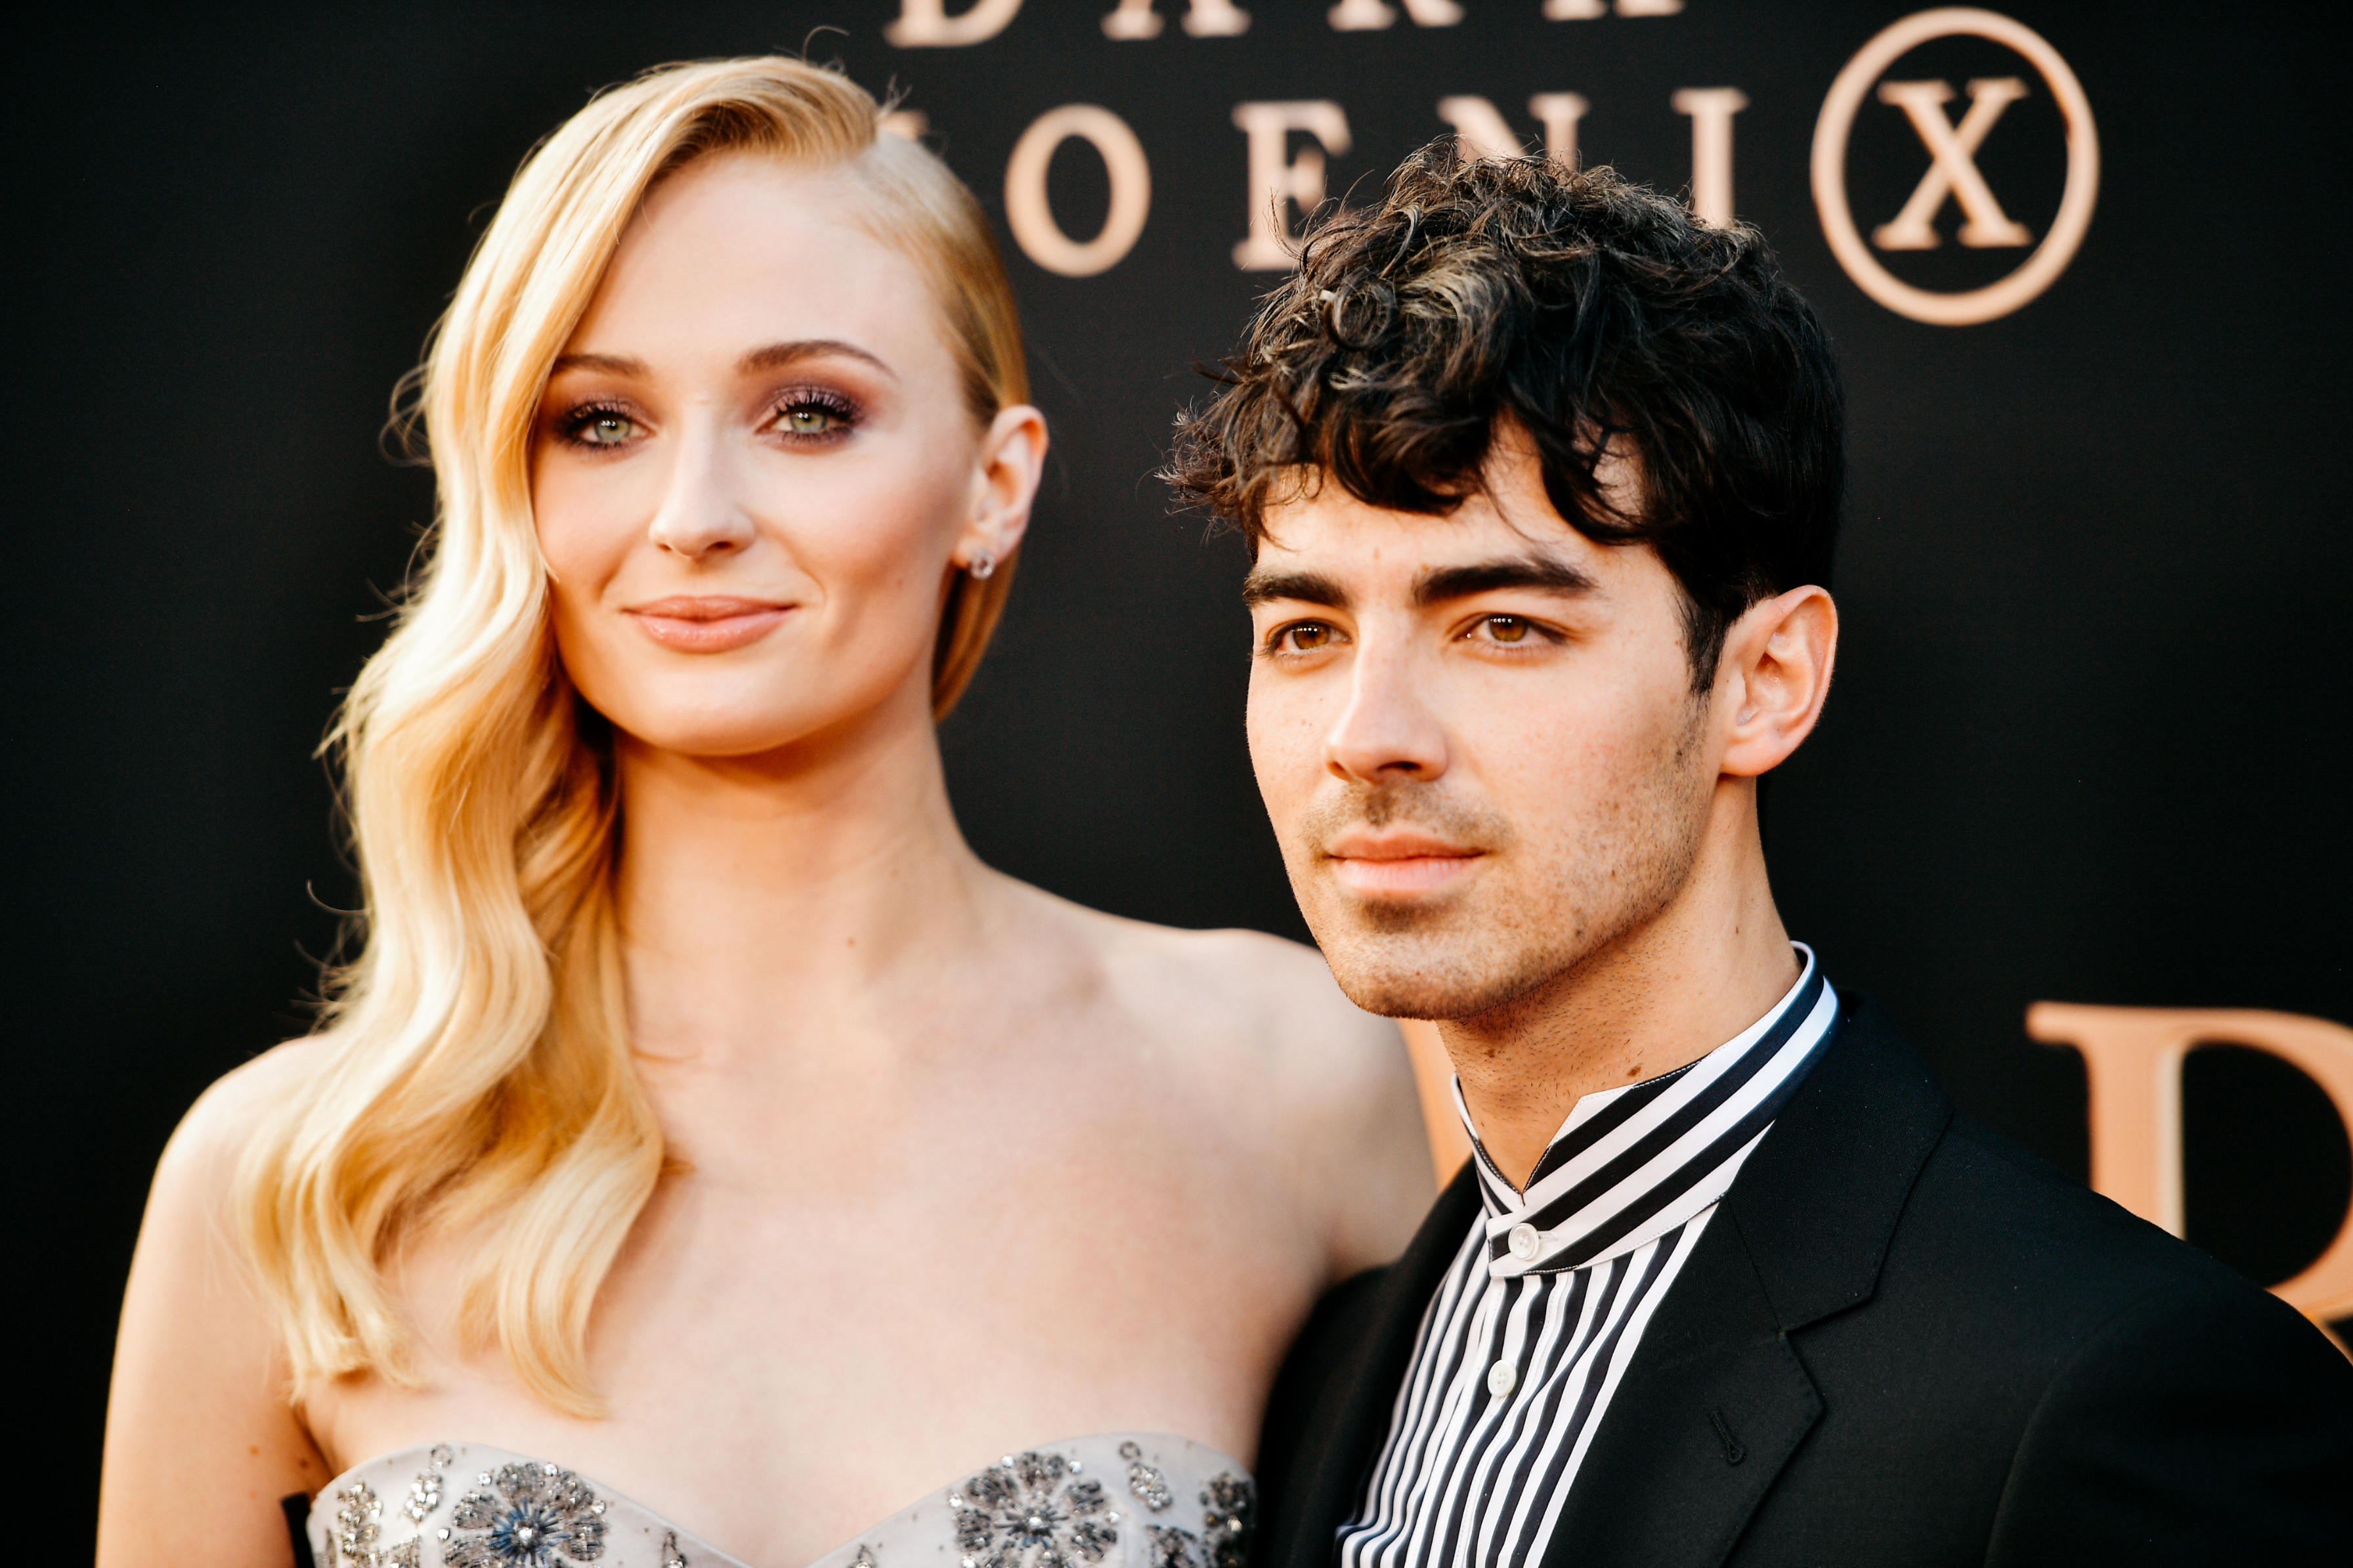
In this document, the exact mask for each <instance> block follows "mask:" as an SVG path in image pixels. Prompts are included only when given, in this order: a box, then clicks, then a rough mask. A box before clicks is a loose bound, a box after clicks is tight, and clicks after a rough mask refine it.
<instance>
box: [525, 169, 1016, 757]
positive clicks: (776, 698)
mask: <svg viewBox="0 0 2353 1568" xmlns="http://www.w3.org/2000/svg"><path fill="white" fill-rule="evenodd" d="M859 200H860V197H859V196H858V195H857V194H856V193H855V192H854V191H852V190H851V189H850V188H849V186H848V185H847V184H845V183H844V182H843V181H841V180H840V179H839V177H838V176H834V175H829V174H825V173H811V172H808V171H806V170H800V169H796V168H793V167H791V166H789V165H786V164H783V163H777V162H775V161H772V160H768V159H763V158H756V157H748V156H741V155H736V156H725V155H723V156H717V157H712V158H708V159H704V160H702V161H700V162H698V163H691V164H689V165H688V166H687V167H686V168H685V169H683V170H681V171H680V172H679V173H678V174H675V175H672V176H671V177H670V178H669V179H668V180H666V181H664V182H663V183H662V184H660V185H659V186H658V187H657V188H656V189H655V190H654V192H653V194H652V195H651V196H650V197H649V199H648V200H647V202H646V204H645V206H644V210H643V211H642V212H641V214H640V215H639V216H638V218H637V219H636V220H635V221H634V222H633V223H632V224H631V225H630V226H629V230H628V235H627V237H625V238H624V239H623V240H622V242H621V246H620V248H619V250H618V251H617V253H616V254H615V256H614V258H613V262H612V266H611V267H610V268H609V269H608V270H607V273H606V276H605V279H604V281H603V283H602V285H601V286H600V287H599V288H598V289H597V292H596V300H595V301H594V302H593V303H592V304H591V305H590V307H589V309H588V313H587V315H586V317H585V318H584V319H583V320H582V321H581V323H580V326H579V330H578V331H575V332H574V333H573V335H572V341H571V342H569V343H568V344H566V345H565V351H564V353H563V355H562V357H560V358H559V359H558V360H557V361H556V363H555V370H554V375H553V377H552V378H551V379H550V381H549V383H548V388H547V395H546V398H545V400H544V401H543V404H542V405H541V408H540V417H539V426H538V430H537V433H536V435H535V437H534V443H533V464H532V496H533V510H534V514H535V516H536V520H537V526H538V530H539V540H540V545H541V548H542V550H543V552H544V553H545V555H546V558H547V563H548V567H549V570H550V573H551V574H552V576H553V584H552V595H553V600H554V618H555V634H556V645H557V647H558V649H559V651H560V652H561V654H562V656H563V658H564V663H565V668H566V670H567V671H568V672H569V673H570V675H571V677H572V679H573V681H574V683H575V685H576V686H577V687H578V688H579V689H580V691H581V693H582V695H584V696H585V697H586V699H587V700H588V701H589V702H590V703H591V704H592V705H593V706H594V707H595V708H596V710H598V711H599V712H601V713H603V714H604V715H605V716H606V717H607V718H608V719H610V720H611V721H613V722H614V723H615V724H616V725H617V726H619V728H620V729H622V730H623V731H626V732H627V733H628V734H629V735H632V736H634V737H636V738H637V739H638V740H639V741H641V742H646V743H648V744H650V745H654V746H659V747H661V748H664V749H667V750H672V751H679V752H688V753H691V754H696V755H704V756H714V757H716V756H750V755H755V754H758V753H761V752H773V751H776V750H778V749H780V748H783V747H786V746H790V745H792V744H794V743H795V742H803V741H807V740H811V739H815V738H818V737H820V736H822V735H824V734H825V733H827V732H828V731H833V730H837V729H839V728H840V727H842V726H845V725H851V724H855V723H857V722H859V721H861V720H863V719H866V718H869V717H871V716H872V715H874V714H876V713H877V712H881V711H892V712H897V711H901V710H904V711H906V712H908V713H913V714H923V715H925V716H927V715H928V712H929V700H930V699H929V693H930V677H931V647H932V641H933V637H934V633H935V631H936V628H937V626H938V621H939V612H940V605H941V592H942V585H943V584H944V582H945V580H946V574H948V573H949V572H951V571H954V570H956V569H958V568H959V567H960V566H961V565H963V564H965V563H969V562H970V561H971V560H972V559H973V558H974V557H975V556H976V554H978V553H980V552H987V553H989V554H991V555H993V556H995V557H996V558H997V559H999V560H1002V559H1004V558H1005V556H1006V555H1007V554H1008V552H1010V551H1011V549H1012V547H1013V545H1014V544H1015V543H1016V542H1018V540H1019V538H1020V535H1021V530H1022V528H1023V527H1024V526H1025V524H1026V523H1027V521H1028V516H1029V498H1030V495H1031V493H1032V491H1033V490H1034V489H1035V486H1036V481H1037V472H1038V465H1039V458H1040V457H1041V456H1042V454H1043V451H1044V446H1045V431H1044V425H1043V422H1042V420H1041V419H1040V418H1039V416H1038V415H1037V413H1036V411H1035V410H1033V409H1028V408H1020V409H1011V410H1008V411H1007V412H1006V413H1004V414H1001V415H999V416H997V421H996V423H995V424H994V425H993V426H989V427H987V428H985V429H984V428H982V427H980V426H978V425H977V424H976V421H975V419H974V417H973V415H972V413H971V410H970V408H969V406H968V405H967V404H966V402H965V396H964V392H963V384H962V376H961V374H960V372H959V370H958V368H957V363H956V360H955V355H954V353H952V352H951V350H950V348H949V346H948V342H947V341H946V333H945V330H944V326H943V324H942V322H941V320H940V313H939V310H938V308H937V306H936V305H935V304H934V300H933V298H932V294H931V290H930V289H929V288H928V287H927V286H926V284H925V282H924V280H923V277H922V276H921V275H920V274H919V273H918V272H917V270H916V269H915V267H914V266H913V263H911V262H910V261H909V259H908V258H905V257H904V256H902V255H901V254H900V253H898V252H897V251H895V250H893V249H892V248H891V247H889V246H887V245H885V244H883V243H882V242H881V240H878V239H876V238H875V237H873V236H872V235H871V234H870V233H868V232H867V230H866V229H865V228H863V227H861V226H860V225H859V224H858V223H857V221H856V215H857V213H858V210H859V209H858V205H857V204H858V202H859Z"/></svg>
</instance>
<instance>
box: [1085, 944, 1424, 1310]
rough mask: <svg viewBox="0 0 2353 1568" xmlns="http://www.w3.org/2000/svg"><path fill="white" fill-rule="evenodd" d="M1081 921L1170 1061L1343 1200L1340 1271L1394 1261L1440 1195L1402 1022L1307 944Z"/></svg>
mask: <svg viewBox="0 0 2353 1568" xmlns="http://www.w3.org/2000/svg"><path fill="white" fill-rule="evenodd" d="M1065 907H1066V908H1069V909H1072V910H1076V909H1077V906H1065ZM1078 913H1079V914H1080V915H1082V916H1083V917H1084V920H1083V922H1082V930H1083V931H1084V934H1083V936H1082V940H1083V941H1085V942H1087V943H1088V944H1089V945H1090V946H1092V947H1093V948H1094V950H1095V951H1096V952H1097V953H1098V954H1099V956H1100V961H1101V964H1102V969H1103V974H1104V976H1105V979H1106V981H1107V983H1108V985H1109V988H1110V990H1111V992H1112V994H1113V997H1114V998H1115V1000H1116V1002H1117V1004H1118V1005H1120V1007H1121V1009H1122V1011H1123V1012H1124V1014H1126V1015H1127V1016H1129V1017H1131V1018H1133V1019H1134V1020H1136V1026H1137V1027H1139V1028H1141V1029H1144V1030H1145V1031H1147V1032H1148V1033H1149V1034H1151V1035H1152V1036H1154V1037H1157V1038H1158V1039H1159V1041H1160V1042H1161V1043H1162V1044H1163V1045H1164V1046H1165V1047H1166V1051H1165V1056H1164V1059H1166V1060H1168V1061H1169V1062H1171V1063H1172V1064H1173V1066H1174V1068H1175V1070H1178V1071H1181V1072H1184V1073H1186V1074H1187V1075H1188V1076H1189V1077H1190V1078H1191V1079H1192V1082H1193V1086H1194V1087H1195V1088H1196V1089H1198V1091H1199V1092H1200V1094H1201V1095H1202V1097H1203V1100H1204V1102H1205V1103H1208V1104H1210V1105H1213V1106H1215V1107H1216V1108H1217V1110H1218V1114H1219V1117H1220V1119H1221V1120H1222V1121H1224V1122H1225V1123H1226V1124H1227V1125H1228V1126H1229V1128H1231V1129H1232V1130H1233V1131H1236V1132H1237V1133H1239V1134H1240V1135H1242V1136H1243V1137H1244V1139H1245V1141H1247V1142H1252V1143H1255V1144H1257V1145H1258V1146H1259V1147H1261V1149H1263V1150H1265V1151H1266V1152H1267V1155H1268V1157H1269V1159H1270V1160H1271V1161H1272V1162H1273V1163H1277V1164H1280V1165H1282V1166H1283V1167H1286V1168H1288V1169H1289V1170H1291V1171H1292V1172H1293V1173H1295V1174H1296V1175H1297V1176H1298V1177H1299V1180H1300V1185H1301V1188H1302V1190H1303V1191H1306V1192H1309V1193H1322V1194H1335V1203H1336V1206H1335V1212H1333V1213H1332V1214H1331V1215H1329V1216H1328V1219H1329V1224H1330V1226H1331V1234H1332V1237H1333V1248H1334V1254H1335V1268H1336V1269H1337V1271H1338V1272H1342V1273H1345V1272H1350V1271H1353V1269H1354V1268H1361V1267H1365V1266H1367V1265H1369V1264H1372V1263H1376V1262H1381V1261H1385V1260H1387V1259H1388V1258H1390V1257H1392V1256H1394V1255H1395V1254H1396V1252H1397V1251H1398V1249H1399V1248H1401V1247H1403V1246H1404V1244H1405V1242H1406V1241H1407V1239H1409V1237H1410V1236H1411V1235H1412V1231H1413V1226H1415V1225H1416V1224H1417V1223H1419V1219H1420V1217H1421V1215H1422V1213H1423V1211H1424V1210H1426V1209H1427V1208H1428V1207H1429V1205H1430V1196H1431V1193H1432V1187H1431V1184H1430V1147H1429V1141H1428V1138H1427V1136H1426V1135H1425V1134H1424V1132H1423V1131H1422V1125H1423V1124H1422V1117H1421V1111H1420V1107H1419V1100H1418V1098H1417V1096H1416V1094H1415V1089H1414V1079H1413V1070H1412V1067H1411V1064H1410V1062H1409V1058H1408V1057H1407V1054H1406V1047H1405V1041H1404V1037H1403V1036H1402V1035H1400V1034H1399V1032H1398V1026H1397V1024H1396V1023H1395V1022H1394V1021H1393V1020H1391V1019H1388V1018H1381V1017H1376V1016H1373V1015H1372V1014H1369V1013H1366V1012H1365V1011H1363V1010H1362V1009H1360V1008H1358V1007H1357V1006H1356V1005H1355V1004H1354V1003H1352V1002H1350V1001H1349V1000H1348V999H1347V997H1346V996H1345V995H1343V994H1341V991H1340V987H1339V985H1338V984H1336V983H1335V981H1334V980H1333V978H1332V972H1331V970H1330V969H1329V968H1328V967H1327V966H1326V965H1325V963H1324V956H1323V954H1321V953H1319V952H1316V951H1315V950H1314V948H1312V947H1307V946H1305V945H1303V944H1302V943H1299V942H1290V941H1287V940H1285V939H1283V938H1282V937H1277V936H1270V935H1268V934H1267V933H1265V932H1263V931H1240V930H1223V931H1183V930H1178V929H1176V928H1173V927H1169V926H1159V925H1152V924H1149V923H1147V922H1145V921H1131V920H1123V919H1120V918H1117V917H1114V916H1110V915H1104V914H1101V913H1099V912H1096V911H1093V910H1078ZM1335 1175H1338V1176H1340V1178H1341V1179H1339V1180H1336V1181H1335Z"/></svg>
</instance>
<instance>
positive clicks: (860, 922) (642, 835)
mask: <svg viewBox="0 0 2353 1568" xmlns="http://www.w3.org/2000/svg"><path fill="white" fill-rule="evenodd" d="M616 763H617V771H618V778H619V786H620V792H621V804H622V829H621V845H622V848H621V864H620V868H619V877H618V887H617V893H618V902H619V909H620V919H621V931H622V943H623V950H624V953H625V956H626V962H627V966H628V987H629V1003H630V1005H629V1013H630V1018H631V1026H632V1031H633V1034H634V1036H635V1038H636V1043H637V1044H638V1047H639V1048H640V1049H641V1050H644V1051H647V1052H649V1053H651V1054H654V1055H658V1056H668V1055H673V1054H681V1053H683V1054H691V1055H694V1056H697V1057H699V1058H702V1060H704V1061H705V1062H706V1063H707V1064H710V1065H718V1058H719V1057H723V1056H724V1055H726V1054H728V1053H731V1052H733V1051H734V1050H739V1049H740V1050H752V1051H758V1050H760V1049H762V1048H763V1046H764V1044H765V1041H766V1040H767V1039H769V1038H771V1037H775V1036H776V1034H777V1033H778V1032H779V1031H780V1030H782V1031H789V1032H791V1033H794V1034H798V1033H800V1032H801V1031H802V1030H803V1029H806V1028H807V1026H810V1025H823V1024H825V1023H827V1022H828V1021H830V1020H835V1019H839V1018H840V1017H842V1016H844V1015H846V1014H855V1013H860V1012H862V1011H864V1010H865V1009H864V1003H865V1001H866V1000H867V999H868V998H870V997H871V996H872V995H873V994H875V993H876V991H877V990H878V988H882V987H888V986H890V985H892V984H893V983H894V982H895V980H896V979H897V978H898V976H900V975H902V974H904V973H910V972H911V971H916V970H930V969H935V968H936V967H937V966H940V965H944V964H951V963H953V962H954V959H955V955H956V954H957V953H958V952H959V951H967V952H968V950H969V949H970V947H971V946H972V944H973V942H975V940H976V937H977V936H978V935H979V933H980V931H981V930H982V926H983V904H984V901H985V900H986V899H987V894H988V891H989V884H990V883H991V881H992V880H993V877H992V874H991V873H990V872H989V871H988V870H987V868H986V867H984V866H983V865H982V864H981V863H980V861H979V859H978V858H976V857H975V856H974V855H973V853H972V851H971V849H970V848H969V847H966V845H965V841H964V837H963V835H962V834H961V833H960V832H959V831H958V830H957V828H956V824H955V816H954V815H953V813H952V812H951V811H950V810H949V807H948V800H947V789H946V784H945V781H944V777H943V774H942V771H941V765H940V755H939V746H938V742H937V740H936V739H935V737H934V732H933V730H932V726H931V722H930V716H929V714H928V713H927V712H925V713H922V714H920V715H919V716H918V717H917V718H916V719H915V720H914V721H905V720H904V719H903V718H902V721H898V722H880V721H878V722H871V723H868V724H865V725H862V726H860V727H858V728H857V729H856V730H855V731H852V732H850V733H848V734H844V735H836V736H828V737H826V738H824V739H822V740H818V741H812V742H804V743H802V744H799V745H797V746H795V747H793V748H791V749H789V750H787V751H785V752H774V753H768V754H765V755H761V756H756V757H742V758H721V759H714V758H704V757H690V756H685V755H682V754H681V753H678V752H663V751H658V750H655V749H653V748H650V747H647V746H644V745H642V744H639V743H637V742H631V741H629V740H628V738H626V737H624V738H623V739H622V740H621V742H620V743H619V748H618V752H617V758H616Z"/></svg>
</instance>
